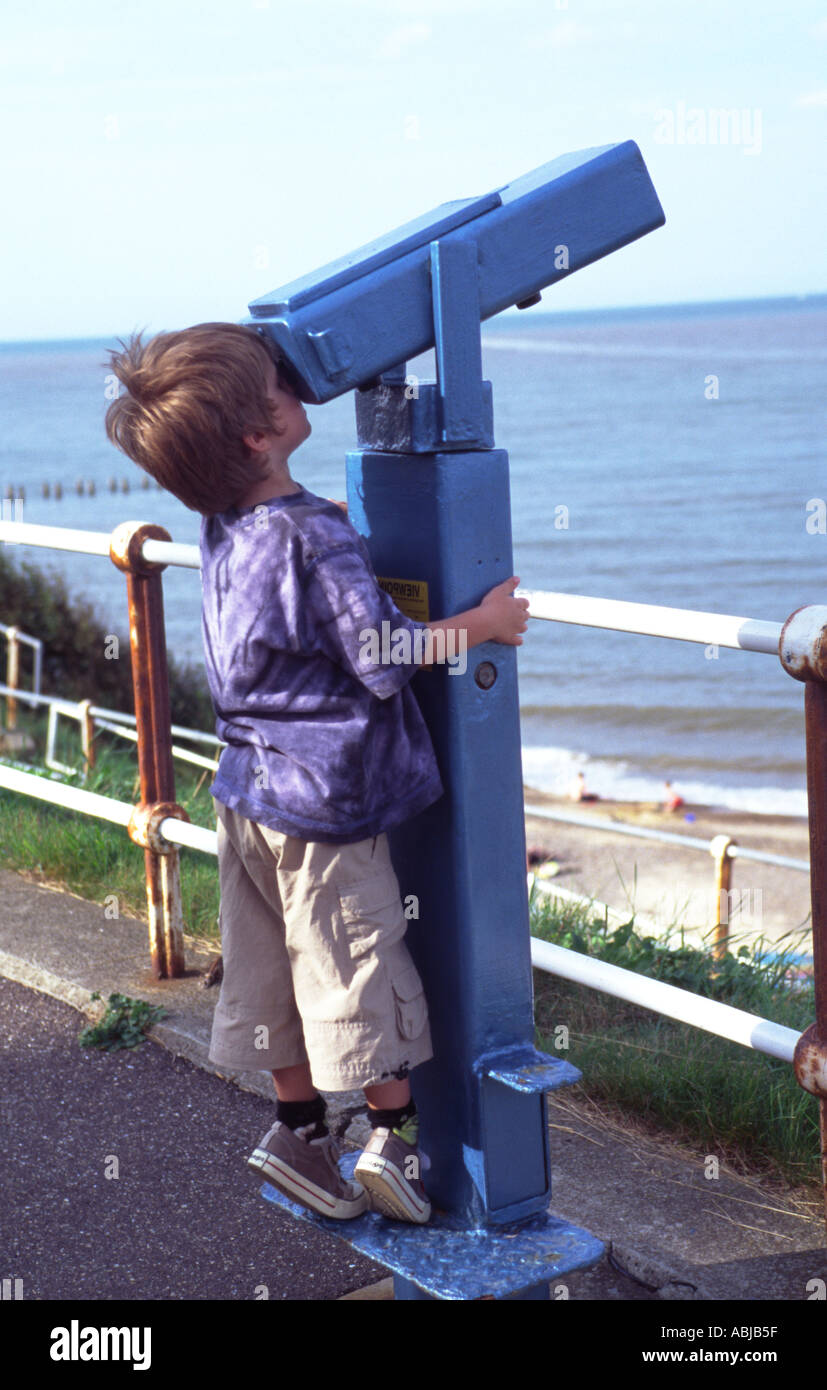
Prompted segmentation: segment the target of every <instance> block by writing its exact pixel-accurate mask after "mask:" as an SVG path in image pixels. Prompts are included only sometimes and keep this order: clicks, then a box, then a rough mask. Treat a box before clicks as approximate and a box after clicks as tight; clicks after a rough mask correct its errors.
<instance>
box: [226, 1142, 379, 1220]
mask: <svg viewBox="0 0 827 1390" xmlns="http://www.w3.org/2000/svg"><path fill="white" fill-rule="evenodd" d="M313 1129H315V1125H305V1126H304V1127H303V1128H301V1129H296V1130H293V1129H289V1128H288V1127H287V1125H285V1124H283V1123H282V1122H281V1121H280V1120H276V1123H275V1124H274V1125H273V1128H272V1129H271V1130H268V1132H267V1133H266V1134H265V1136H264V1138H263V1139H262V1141H261V1143H260V1144H259V1146H258V1148H257V1149H255V1150H254V1151H253V1153H252V1154H251V1155H250V1157H249V1158H248V1160H247V1163H248V1165H249V1166H250V1168H252V1170H253V1172H254V1173H257V1174H258V1175H259V1177H262V1178H264V1179H265V1181H266V1182H269V1183H271V1184H272V1185H273V1187H277V1188H278V1190H279V1192H283V1193H284V1195H285V1197H289V1198H290V1200H291V1202H298V1203H299V1204H300V1205H301V1206H303V1207H310V1209H311V1211H318V1212H321V1214H322V1216H332V1217H333V1218H335V1219H336V1220H338V1221H349V1220H350V1219H351V1217H354V1216H361V1215H362V1212H363V1211H366V1210H367V1205H368V1199H367V1193H366V1192H365V1191H364V1190H363V1189H362V1188H361V1187H360V1186H359V1184H358V1183H354V1182H346V1181H345V1179H344V1178H343V1177H342V1175H341V1173H340V1172H339V1165H338V1161H337V1160H338V1157H339V1147H338V1145H337V1143H336V1140H335V1139H334V1138H333V1136H332V1134H326V1135H325V1137H324V1138H323V1139H308V1138H307V1135H308V1134H309V1133H311V1132H312V1130H313Z"/></svg>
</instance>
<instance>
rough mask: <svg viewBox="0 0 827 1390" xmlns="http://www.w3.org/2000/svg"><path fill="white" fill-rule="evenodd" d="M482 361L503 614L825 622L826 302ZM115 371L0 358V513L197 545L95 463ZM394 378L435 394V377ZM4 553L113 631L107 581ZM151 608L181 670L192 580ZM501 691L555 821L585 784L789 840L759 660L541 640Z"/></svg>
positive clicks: (321, 471)
mask: <svg viewBox="0 0 827 1390" xmlns="http://www.w3.org/2000/svg"><path fill="white" fill-rule="evenodd" d="M482 341H483V370H484V375H485V377H486V378H487V379H488V380H490V381H491V382H492V384H493V394H494V429H495V439H496V444H497V446H498V447H499V448H505V449H507V450H508V454H509V460H510V469H511V505H512V527H513V538H514V571H513V572H514V573H515V574H517V575H519V576H520V579H521V584H522V587H523V588H524V589H528V590H548V591H553V592H557V593H570V594H584V595H590V596H593V597H598V598H601V597H602V598H609V599H624V600H629V601H632V602H638V603H650V604H664V605H669V606H674V607H677V608H689V609H698V610H704V611H708V612H714V613H726V614H733V615H737V616H739V617H745V618H759V619H765V620H769V621H773V622H783V621H784V620H785V619H786V618H787V617H788V616H789V615H790V613H792V612H793V611H794V610H795V609H797V608H799V607H801V606H802V605H804V604H820V603H827V522H825V516H826V515H827V457H826V456H825V453H826V451H825V397H826V393H825V386H826V385H827V295H810V296H805V297H801V298H795V299H765V300H760V299H756V300H747V301H727V302H720V303H710V304H690V305H672V306H668V305H667V306H660V307H654V308H636V309H615V310H600V311H598V310H590V311H582V312H579V313H566V314H554V313H549V312H546V311H545V310H544V307H543V306H538V307H536V308H532V309H529V310H526V311H523V312H521V313H513V314H503V315H500V316H498V317H497V318H494V319H491V320H489V321H488V322H487V323H486V324H484V325H483V332H482ZM117 347H118V341H117V338H113V339H111V340H99V339H94V340H89V339H77V340H66V341H64V340H61V341H49V342H44V341H39V342H5V343H0V418H1V419H2V428H0V496H5V495H6V494H7V493H8V494H11V495H15V494H17V493H18V492H19V490H20V489H21V487H22V488H24V489H25V500H24V502H23V507H22V519H23V520H25V521H27V522H32V523H38V524H42V525H48V526H60V527H69V528H80V529H84V530H89V531H98V532H110V531H111V530H112V529H113V528H114V527H115V526H116V525H117V524H118V523H119V522H121V521H124V520H136V519H139V520H148V521H154V522H158V523H160V524H161V525H162V526H165V527H166V528H167V530H168V531H169V532H170V534H171V536H172V537H173V539H174V540H176V541H183V542H190V543H197V540H198V532H199V522H200V519H199V517H198V516H197V514H196V513H194V512H190V511H188V510H187V508H186V507H184V506H183V505H182V504H181V503H180V502H178V501H177V500H176V499H175V498H173V497H171V496H169V495H168V494H166V493H163V492H161V491H159V490H158V489H157V486H156V484H155V483H154V482H150V480H149V479H146V478H145V476H144V475H143V474H142V472H141V470H140V469H138V468H136V467H135V465H133V464H132V463H131V462H130V461H129V460H128V459H126V458H125V457H124V456H123V455H122V454H120V453H119V452H118V451H117V450H116V449H115V448H114V447H113V446H112V445H110V444H109V442H108V440H107V439H106V436H105V433H104V427H103V417H104V412H105V410H106V407H107V405H108V404H109V396H110V395H111V378H108V373H109V370H110V368H109V361H108V356H107V353H108V350H109V349H111V348H117ZM409 371H412V372H415V373H416V374H417V375H418V376H419V377H420V378H421V379H426V378H427V377H429V376H430V377H433V375H434V371H433V357H432V354H427V355H426V356H425V357H424V358H421V359H417V361H416V362H412V363H411V364H410V365H409ZM308 414H309V415H310V419H311V421H312V424H313V433H312V435H311V437H310V439H309V440H308V441H307V443H306V444H305V445H303V446H302V449H301V451H300V452H299V453H297V454H296V455H294V457H293V459H292V461H291V469H292V473H293V476H294V477H295V478H296V479H297V480H298V481H300V482H302V483H303V484H304V485H305V486H306V487H308V488H309V489H310V490H311V491H312V492H316V493H319V494H321V495H322V496H330V497H342V498H343V497H344V496H345V456H346V453H347V451H348V450H349V449H352V448H354V447H355V424H354V413H353V401H352V397H351V396H345V397H343V398H341V399H339V400H337V401H333V402H331V403H329V404H327V405H324V406H316V407H313V406H311V407H308ZM57 484H60V486H61V489H62V496H60V497H57V496H56V495H55V492H56V485H57ZM90 484H94V494H93V495H91V487H90ZM145 484H149V486H146V485H145ZM47 490H48V493H49V495H48V496H47V495H45V493H46V491H47ZM4 507H5V512H4V515H5V516H6V517H7V518H8V519H12V518H13V517H14V515H15V513H14V510H13V507H14V504H13V503H12V502H9V501H7V502H5V503H4ZM14 553H15V554H16V555H17V556H18V558H20V559H29V560H32V561H34V562H35V563H37V564H38V565H41V566H44V567H46V568H48V569H51V570H53V571H55V572H57V573H60V574H62V575H63V576H64V577H65V578H66V581H67V583H68V584H69V586H70V588H71V590H72V591H73V592H74V593H77V594H83V595H86V596H87V597H89V598H90V599H92V600H93V602H94V603H95V605H96V607H97V609H98V612H99V614H100V616H101V620H102V622H103V623H104V625H107V624H111V627H112V630H120V631H122V632H123V631H126V629H127V615H126V595H125V586H124V582H123V577H122V576H121V575H120V574H119V573H118V572H117V571H116V570H115V569H114V567H113V566H112V565H111V563H110V562H109V561H108V560H107V559H103V558H99V557H94V556H83V555H76V554H67V553H61V552H56V551H44V550H40V549H37V548H34V547H28V546H26V547H24V546H16V547H15V548H14ZM164 589H165V609H166V625H167V645H168V650H169V651H170V652H171V653H173V654H174V655H175V656H176V657H177V658H179V659H182V660H185V661H191V662H193V663H196V664H200V663H201V662H202V655H201V631H200V586H199V579H198V574H197V572H196V571H187V570H175V569H168V570H167V571H165V574H164ZM433 616H443V615H441V614H440V615H433ZM0 621H2V613H0ZM107 630H108V628H107ZM34 635H35V636H36V635H37V634H34ZM518 670H519V687H520V707H521V726H522V744H523V771H524V780H525V781H526V782H527V783H528V784H529V785H530V786H531V787H534V788H537V789H539V790H541V791H546V792H549V793H552V794H556V795H565V793H566V791H567V790H568V788H569V786H570V784H571V782H572V779H573V778H574V776H575V774H576V773H577V772H578V771H582V772H583V773H584V775H585V779H586V786H587V789H588V790H589V791H592V792H594V793H596V794H597V795H599V796H600V797H601V798H612V799H617V800H630V801H652V800H659V799H661V797H662V795H663V784H664V781H665V779H669V780H670V781H671V782H672V784H673V787H674V788H675V790H677V791H678V792H679V793H680V794H681V795H682V796H683V797H684V799H685V800H686V801H687V802H689V803H700V804H703V805H706V806H710V807H715V808H719V809H733V810H738V811H755V812H763V813H769V814H775V815H782V816H802V815H806V808H807V802H806V790H805V785H806V779H805V759H804V721H803V696H804V688H803V686H802V685H801V684H800V683H799V682H797V681H794V680H792V679H791V678H790V677H789V676H788V675H787V674H786V673H785V672H784V671H783V669H782V667H781V665H780V663H779V661H778V659H777V658H776V657H774V656H768V655H762V654H758V653H751V652H743V651H733V650H729V649H725V648H719V649H717V650H716V649H714V648H712V649H711V648H708V647H703V646H700V645H696V644H694V643H690V642H684V641H676V640H671V639H663V638H655V637H645V636H639V635H632V634H628V633H617V632H611V631H604V630H601V629H595V628H584V627H578V626H574V625H570V624H563V623H559V622H548V621H544V620H536V621H534V622H532V623H531V624H530V625H529V630H528V632H527V633H526V635H525V639H524V644H523V646H522V647H520V648H519V651H518ZM50 693H51V692H50ZM55 693H58V692H55Z"/></svg>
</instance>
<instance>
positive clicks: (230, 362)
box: [106, 323, 283, 516]
mask: <svg viewBox="0 0 827 1390" xmlns="http://www.w3.org/2000/svg"><path fill="white" fill-rule="evenodd" d="M118 341H119V343H120V345H121V347H122V348H123V351H122V352H120V353H119V352H116V351H114V350H110V353H109V356H110V363H109V364H107V365H110V366H111V370H112V371H113V372H114V374H115V376H116V377H117V378H118V380H119V381H120V382H121V383H122V384H123V385H124V386H125V387H126V392H127V394H126V395H120V396H118V398H117V399H116V400H114V401H113V402H112V404H111V405H110V407H109V409H108V410H107V412H106V433H107V435H108V436H109V439H110V440H111V441H112V443H113V444H115V445H117V447H118V448H119V449H121V450H122V451H123V452H124V453H125V454H127V455H128V457H129V458H131V459H133V460H134V462H135V463H137V464H139V465H140V467H141V468H143V469H145V471H146V472H147V473H149V474H151V476H152V477H153V478H156V479H157V481H158V482H159V483H160V484H161V486H162V487H164V488H166V489H167V491H168V492H171V493H173V494H174V495H175V496H176V497H177V498H179V499H180V501H182V502H183V503H184V505H185V506H186V507H189V508H190V509H191V510H192V511H196V512H200V513H201V514H202V515H203V516H213V515H215V514H216V513H218V512H225V511H227V510H228V509H229V508H230V507H231V506H233V504H234V503H235V502H236V501H237V499H238V498H239V497H241V496H243V495H244V493H245V492H248V491H249V490H250V488H251V487H253V486H254V485H255V483H256V482H257V481H258V480H259V479H260V478H262V477H264V476H265V475H266V472H267V467H268V465H267V463H266V461H265V462H263V463H262V462H261V461H258V460H256V458H255V456H254V454H253V453H252V451H251V450H249V449H248V448H247V445H246V444H245V443H244V435H247V434H281V433H283V431H282V430H281V429H279V428H278V427H277V424H276V421H275V418H274V412H273V404H272V401H271V400H270V398H269V397H268V394H267V388H268V376H267V364H268V362H273V361H275V357H274V355H272V354H271V353H270V351H269V349H268V347H267V345H266V343H265V342H264V340H263V339H262V338H261V336H260V335H259V334H258V333H257V332H256V331H255V329H253V328H245V327H243V326H242V325H240V324H235V323H199V324H196V325H194V327H192V328H184V329H181V330H180V331H179V332H176V333H158V334H157V335H156V336H155V337H154V338H151V339H150V340H149V342H147V343H142V342H141V334H140V333H136V334H134V335H133V337H132V338H131V339H130V340H129V342H128V343H125V342H124V341H123V339H118Z"/></svg>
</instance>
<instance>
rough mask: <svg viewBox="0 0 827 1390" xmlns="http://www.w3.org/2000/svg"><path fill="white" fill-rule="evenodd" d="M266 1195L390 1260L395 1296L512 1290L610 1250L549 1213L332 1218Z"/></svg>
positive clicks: (349, 1167) (583, 1265)
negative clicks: (510, 1217)
mask: <svg viewBox="0 0 827 1390" xmlns="http://www.w3.org/2000/svg"><path fill="white" fill-rule="evenodd" d="M357 1158H358V1154H346V1155H345V1156H344V1157H343V1158H342V1159H341V1161H340V1163H339V1168H340V1171H341V1172H342V1174H343V1175H344V1176H345V1177H347V1178H352V1177H353V1169H354V1168H355V1166H356V1160H357ZM261 1195H262V1197H264V1198H266V1200H267V1201H268V1202H272V1203H273V1205H274V1206H277V1207H282V1208H283V1209H284V1210H285V1211H287V1212H289V1213H290V1214H291V1216H295V1217H298V1218H299V1219H300V1220H302V1221H308V1222H309V1223H310V1224H311V1225H313V1226H317V1227H319V1228H320V1229H321V1230H323V1231H326V1232H328V1233H329V1234H330V1235H333V1236H338V1237H339V1239H340V1240H345V1241H347V1242H348V1244H349V1245H352V1247H353V1249H354V1250H358V1251H359V1253H360V1254H362V1255H366V1256H367V1257H368V1259H371V1260H375V1261H376V1262H377V1264H380V1265H384V1266H385V1268H386V1269H388V1270H390V1271H391V1273H393V1274H394V1275H395V1276H396V1279H395V1288H396V1297H397V1299H399V1298H400V1297H401V1298H403V1299H405V1298H425V1299H439V1300H473V1299H478V1298H495V1299H504V1298H510V1297H513V1296H514V1295H516V1294H519V1293H521V1292H522V1291H523V1290H526V1289H528V1288H536V1287H538V1286H542V1285H546V1284H552V1283H553V1281H554V1280H555V1279H558V1278H559V1277H560V1276H562V1275H564V1274H568V1273H571V1272H572V1271H574V1270H578V1269H590V1268H591V1266H592V1265H594V1264H596V1263H597V1261H598V1260H599V1259H600V1258H601V1256H602V1255H603V1254H604V1251H605V1247H604V1245H603V1242H602V1241H600V1240H598V1239H597V1237H596V1236H593V1235H591V1234H590V1233H589V1232H588V1231H583V1230H581V1229H580V1228H579V1227H578V1226H571V1225H569V1223H568V1222H567V1221H563V1220H562V1219H561V1218H560V1217H557V1216H553V1215H552V1214H550V1213H543V1214H541V1215H539V1216H535V1217H532V1218H531V1219H530V1220H528V1221H522V1222H520V1223H519V1224H516V1225H512V1226H488V1227H484V1228H482V1229H475V1228H470V1229H469V1228H468V1227H463V1226H460V1225H459V1224H458V1223H457V1222H456V1221H455V1220H452V1219H451V1218H449V1217H448V1216H446V1215H443V1214H442V1213H440V1212H438V1211H434V1212H433V1213H432V1215H431V1219H430V1221H429V1222H428V1224H427V1226H413V1225H408V1224H407V1223H406V1222H404V1221H389V1220H387V1218H386V1217H384V1216H379V1215H378V1214H377V1213H375V1212H365V1214H364V1216H358V1217H356V1218H355V1220H353V1221H332V1220H331V1219H330V1217H328V1216H319V1215H317V1214H316V1213H315V1212H312V1211H306V1210H305V1209H304V1208H303V1207H299V1206H296V1204H295V1202H291V1201H288V1199H287V1198H286V1197H283V1196H282V1194H281V1193H280V1192H277V1191H276V1189H275V1188H274V1187H271V1186H270V1185H269V1183H265V1184H264V1186H263V1187H262V1189H261ZM537 1296H538V1297H540V1296H542V1297H544V1298H545V1297H548V1294H547V1292H543V1294H542V1295H539V1294H538V1295H537Z"/></svg>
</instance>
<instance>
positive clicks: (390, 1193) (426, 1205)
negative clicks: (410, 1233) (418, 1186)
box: [353, 1153, 431, 1226]
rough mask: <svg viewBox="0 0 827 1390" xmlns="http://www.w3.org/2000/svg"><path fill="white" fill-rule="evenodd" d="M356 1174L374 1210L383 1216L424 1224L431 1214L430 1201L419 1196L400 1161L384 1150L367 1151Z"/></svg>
mask: <svg viewBox="0 0 827 1390" xmlns="http://www.w3.org/2000/svg"><path fill="white" fill-rule="evenodd" d="M353 1176H354V1178H355V1179H356V1180H357V1182H360V1183H361V1184H362V1186H363V1187H364V1189H365V1191H366V1192H367V1194H368V1197H369V1199H370V1205H371V1207H372V1208H373V1210H374V1211H380V1212H381V1213H382V1215H383V1216H389V1217H391V1219H392V1220H394V1221H413V1222H415V1223H416V1224H417V1225H418V1226H422V1225H424V1224H425V1222H426V1221H427V1220H428V1218H429V1216H430V1215H431V1204H430V1202H429V1201H427V1200H426V1201H424V1202H423V1201H422V1199H421V1198H420V1197H417V1195H416V1193H415V1192H412V1191H411V1189H410V1185H409V1184H408V1183H407V1182H406V1180H405V1179H404V1178H403V1176H402V1174H401V1173H400V1171H399V1169H398V1168H397V1167H396V1165H395V1164H393V1163H391V1162H390V1160H389V1159H387V1158H382V1156H381V1155H380V1154H370V1153H363V1154H362V1156H361V1158H360V1159H359V1161H358V1162H357V1164H356V1167H355V1169H354V1171H353Z"/></svg>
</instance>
